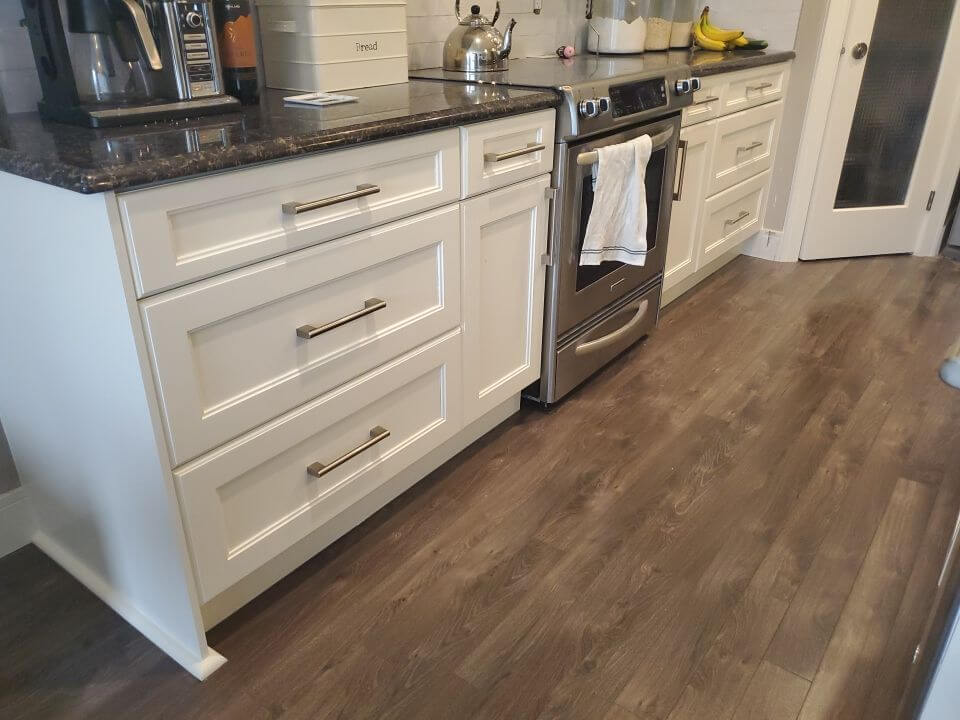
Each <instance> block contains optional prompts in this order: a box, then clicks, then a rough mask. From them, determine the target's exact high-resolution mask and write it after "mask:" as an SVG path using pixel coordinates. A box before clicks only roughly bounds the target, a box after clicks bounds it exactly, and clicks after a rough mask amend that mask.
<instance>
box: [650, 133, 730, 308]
mask: <svg viewBox="0 0 960 720" xmlns="http://www.w3.org/2000/svg"><path fill="white" fill-rule="evenodd" d="M716 132H717V121H716V120H711V121H710V122H706V123H702V124H700V125H693V126H691V127H687V128H684V129H683V130H681V131H680V142H685V143H686V147H685V149H684V150H683V151H682V152H683V153H684V155H683V158H682V160H681V162H683V163H684V165H683V177H682V178H679V170H678V171H677V172H678V183H680V180H681V179H682V184H679V188H680V200H678V201H675V202H674V203H673V209H672V211H671V215H670V236H669V238H668V240H667V267H666V270H665V271H664V280H663V286H664V289H668V288H671V287H673V286H674V285H676V284H677V283H679V282H680V281H681V280H683V279H685V278H687V277H689V276H690V275H692V274H693V273H694V272H696V270H697V261H698V257H699V255H700V253H699V248H698V247H697V244H698V240H699V237H700V218H701V216H702V215H703V206H704V202H705V200H706V196H707V184H708V182H707V181H708V179H709V178H708V177H707V175H708V173H709V172H710V167H711V165H712V164H713V150H714V144H715V138H716Z"/></svg>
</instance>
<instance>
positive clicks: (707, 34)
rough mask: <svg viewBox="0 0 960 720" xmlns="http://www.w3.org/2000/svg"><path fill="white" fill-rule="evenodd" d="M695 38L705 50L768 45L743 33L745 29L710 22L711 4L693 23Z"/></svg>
mask: <svg viewBox="0 0 960 720" xmlns="http://www.w3.org/2000/svg"><path fill="white" fill-rule="evenodd" d="M693 39H694V40H695V41H696V43H697V45H698V46H699V47H702V48H703V49H704V50H717V51H722V50H735V49H737V48H747V49H748V50H763V49H764V48H765V47H767V43H766V41H765V40H751V39H750V38H748V37H747V36H746V35H744V34H743V30H724V29H723V28H718V27H715V26H714V25H712V24H711V23H710V6H709V5H708V6H707V7H705V8H704V9H703V12H702V13H700V20H699V21H698V22H695V23H694V24H693Z"/></svg>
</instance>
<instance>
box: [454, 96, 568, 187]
mask: <svg viewBox="0 0 960 720" xmlns="http://www.w3.org/2000/svg"><path fill="white" fill-rule="evenodd" d="M555 122H556V113H555V112H554V111H553V110H543V111H541V112H536V113H529V114H527V115H520V116H518V117H508V118H500V119H499V120H491V121H490V122H484V123H477V124H476V125H467V126H465V127H462V128H460V132H461V139H462V142H463V156H464V164H463V197H469V196H471V195H477V194H479V193H484V192H487V191H488V190H494V189H496V188H500V187H504V186H505V185H512V184H513V183H515V182H519V181H521V180H527V179H529V178H532V177H536V176H537V175H542V174H544V173H548V172H550V171H551V170H553V139H554V123H555ZM541 145H542V146H543V149H537V148H539V147H540V146H541Z"/></svg>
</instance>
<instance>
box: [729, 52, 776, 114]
mask: <svg viewBox="0 0 960 720" xmlns="http://www.w3.org/2000/svg"><path fill="white" fill-rule="evenodd" d="M789 72H790V66H789V65H787V64H781V65H765V66H763V67H759V68H754V69H751V70H741V71H740V72H736V73H731V74H730V75H728V76H727V88H726V90H725V91H724V96H723V109H722V110H721V113H720V114H721V115H728V114H730V113H735V112H739V111H740V110H746V109H747V108H750V107H754V106H756V105H762V104H764V103H768V102H773V101H774V100H779V99H780V98H782V97H783V93H784V92H785V90H786V87H787V76H788V74H789Z"/></svg>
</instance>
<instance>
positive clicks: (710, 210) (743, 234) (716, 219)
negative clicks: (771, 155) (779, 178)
mask: <svg viewBox="0 0 960 720" xmlns="http://www.w3.org/2000/svg"><path fill="white" fill-rule="evenodd" d="M769 181H770V173H769V172H766V173H764V174H762V175H757V176H756V177H753V178H750V179H749V180H747V181H746V182H743V183H741V184H740V185H736V186H734V187H732V188H730V189H729V190H725V191H724V192H722V193H720V194H719V195H714V196H713V197H712V198H710V199H709V200H707V202H706V207H705V208H704V217H703V226H702V230H701V236H700V247H701V260H700V266H701V267H702V266H703V265H705V264H707V263H709V262H711V261H712V260H714V259H716V258H717V257H719V256H720V255H723V254H724V253H725V252H726V251H727V250H730V249H731V248H733V247H734V246H735V245H738V244H739V243H741V242H743V241H744V240H746V239H747V238H748V237H750V236H751V235H753V234H754V233H756V232H757V231H759V230H760V228H761V227H762V223H763V211H764V209H765V208H766V201H767V185H768V183H769Z"/></svg>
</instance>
